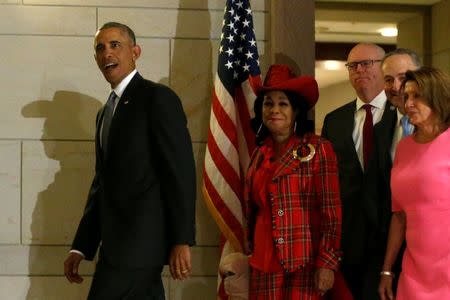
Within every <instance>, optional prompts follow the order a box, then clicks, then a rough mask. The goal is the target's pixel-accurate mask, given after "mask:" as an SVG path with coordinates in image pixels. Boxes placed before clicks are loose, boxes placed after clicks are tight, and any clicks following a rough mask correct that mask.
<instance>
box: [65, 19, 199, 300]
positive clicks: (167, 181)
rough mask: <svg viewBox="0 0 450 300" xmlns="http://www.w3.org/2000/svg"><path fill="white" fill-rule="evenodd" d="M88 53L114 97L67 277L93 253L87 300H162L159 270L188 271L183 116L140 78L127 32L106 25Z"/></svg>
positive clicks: (103, 122)
mask: <svg viewBox="0 0 450 300" xmlns="http://www.w3.org/2000/svg"><path fill="white" fill-rule="evenodd" d="M94 47H95V60H96V62H97V65H98V67H99V69H100V71H101V72H102V73H103V75H104V77H105V79H106V81H108V82H109V83H110V85H111V89H112V93H114V94H112V95H110V97H109V99H108V102H107V104H106V105H105V106H104V108H103V109H101V110H100V111H99V113H98V116H97V130H96V137H95V145H96V172H95V177H94V179H93V182H92V186H91V189H90V191H89V195H88V200H87V204H86V208H85V210H84V214H83V217H82V219H81V221H80V225H79V227H78V230H77V233H76V235H75V239H74V241H73V244H72V250H71V251H70V254H69V256H68V258H67V259H66V261H65V263H64V271H65V275H66V277H67V279H68V280H69V281H70V282H76V283H80V282H81V281H82V278H81V277H80V275H79V274H78V267H79V264H80V262H81V260H82V259H87V260H92V259H93V258H94V256H95V253H96V251H97V248H98V247H99V246H100V247H99V248H100V251H99V261H98V263H97V266H96V270H95V274H94V277H93V280H92V285H91V289H90V291H89V296H88V299H92V300H94V299H95V300H96V299H108V300H112V299H139V300H142V299H164V298H165V297H164V288H163V285H162V280H161V271H162V268H163V265H164V264H166V263H167V262H168V263H169V267H170V272H171V274H172V277H173V278H175V279H185V278H187V276H188V275H189V274H190V272H191V267H192V266H191V253H190V246H192V245H193V244H194V242H195V241H194V240H195V191H196V185H195V165H194V159H193V152H192V144H191V139H190V136H189V133H188V130H187V127H186V123H187V121H186V117H185V114H184V112H183V108H182V106H181V103H180V100H179V99H178V97H177V96H176V94H175V93H174V92H173V91H172V90H170V89H169V88H167V87H165V86H163V85H160V84H157V83H154V82H151V81H148V80H145V79H143V78H142V77H141V76H140V75H139V73H137V71H136V66H135V62H136V60H137V59H138V58H139V56H140V54H141V48H140V47H139V46H138V45H136V40H135V35H134V33H133V31H132V30H131V29H130V28H129V27H128V26H126V25H123V24H120V23H114V22H111V23H106V24H105V25H103V26H102V27H101V28H100V29H99V30H98V31H97V33H96V35H95V41H94Z"/></svg>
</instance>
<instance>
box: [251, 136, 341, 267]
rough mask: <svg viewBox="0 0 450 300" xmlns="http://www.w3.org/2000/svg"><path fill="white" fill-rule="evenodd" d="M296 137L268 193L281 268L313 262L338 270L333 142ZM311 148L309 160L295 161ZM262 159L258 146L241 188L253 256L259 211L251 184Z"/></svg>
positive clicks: (338, 222) (338, 206)
mask: <svg viewBox="0 0 450 300" xmlns="http://www.w3.org/2000/svg"><path fill="white" fill-rule="evenodd" d="M292 139H295V140H294V141H293V142H292V143H291V142H290V146H289V147H288V148H287V149H286V152H285V153H284V154H282V157H281V160H280V162H281V163H280V166H279V168H278V169H277V170H276V171H275V173H274V176H273V178H272V182H271V183H270V186H269V187H268V189H269V190H270V191H271V193H270V196H269V197H270V201H271V205H272V220H273V227H272V238H273V241H274V243H275V248H276V253H277V256H278V259H279V260H280V263H281V265H282V266H283V268H284V269H285V270H286V271H287V272H292V271H295V270H297V269H299V268H301V267H302V266H305V265H307V264H308V265H311V264H314V265H315V267H317V268H319V267H324V268H328V269H332V270H337V268H338V263H339V259H340V255H341V252H340V239H341V221H342V213H341V202H340V196H339V183H338V171H337V161H336V156H335V154H334V151H333V149H332V146H331V143H329V142H328V141H326V140H325V139H323V138H321V137H318V136H316V135H313V134H307V135H306V136H305V137H303V138H301V139H300V138H299V137H297V136H293V137H292ZM307 144H311V145H313V146H314V148H315V155H314V156H313V158H312V159H311V160H310V161H307V162H301V161H300V160H299V159H298V157H297V158H294V154H293V151H294V150H298V153H299V155H300V156H306V155H307V154H308V153H309V150H308V147H307ZM263 159H264V157H263V154H262V152H261V151H260V148H257V149H256V150H255V152H254V153H253V155H252V158H251V162H250V166H249V169H248V172H247V175H246V183H245V190H244V201H245V211H246V216H247V233H248V241H249V249H248V250H249V253H251V250H252V249H251V248H252V241H253V231H254V223H255V222H254V221H255V214H256V211H255V210H256V209H257V207H256V206H255V204H254V203H253V202H252V195H251V186H252V178H253V174H254V173H255V171H256V170H257V169H258V167H259V165H260V164H261V162H262V161H263Z"/></svg>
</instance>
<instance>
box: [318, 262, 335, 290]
mask: <svg viewBox="0 0 450 300" xmlns="http://www.w3.org/2000/svg"><path fill="white" fill-rule="evenodd" d="M333 283H334V271H333V270H330V269H326V268H319V269H317V270H316V273H315V274H314V284H315V286H316V289H317V291H319V294H320V295H321V296H323V295H324V294H325V293H326V292H327V291H328V290H329V289H331V288H332V287H333Z"/></svg>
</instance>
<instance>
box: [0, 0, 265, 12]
mask: <svg viewBox="0 0 450 300" xmlns="http://www.w3.org/2000/svg"><path fill="white" fill-rule="evenodd" d="M2 1H3V2H2ZM0 3H19V0H1V1H0ZM23 3H24V4H36V5H49V4H50V5H61V6H63V5H81V6H100V7H101V6H110V7H115V6H116V7H117V6H118V7H124V6H125V7H149V8H189V9H207V8H209V9H223V8H224V5H225V4H224V3H225V2H224V0H128V1H127V2H126V3H124V1H123V0H23ZM250 5H251V7H252V9H253V10H258V11H263V10H268V9H269V8H270V3H269V0H250Z"/></svg>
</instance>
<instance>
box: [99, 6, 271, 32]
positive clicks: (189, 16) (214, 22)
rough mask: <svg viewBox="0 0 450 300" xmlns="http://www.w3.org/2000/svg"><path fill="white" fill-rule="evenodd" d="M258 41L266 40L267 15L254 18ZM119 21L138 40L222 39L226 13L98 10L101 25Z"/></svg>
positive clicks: (257, 15) (262, 14)
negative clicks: (223, 21) (128, 28)
mask: <svg viewBox="0 0 450 300" xmlns="http://www.w3.org/2000/svg"><path fill="white" fill-rule="evenodd" d="M253 18H254V28H255V33H256V38H257V39H258V40H264V39H265V37H266V35H265V28H266V26H267V20H266V18H267V14H266V13H263V12H255V13H254V14H253ZM112 20H115V21H118V22H123V23H126V24H127V25H129V26H130V27H131V28H132V29H133V30H134V31H135V33H136V35H137V36H145V37H177V38H202V39H209V38H218V37H219V36H220V34H221V30H222V20H223V11H206V10H179V11H177V10H164V9H134V8H129V9H125V8H106V7H105V8H101V7H100V8H98V24H99V25H101V24H103V23H105V22H108V21H112Z"/></svg>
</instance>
